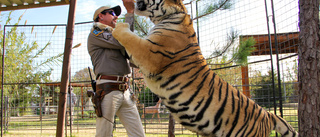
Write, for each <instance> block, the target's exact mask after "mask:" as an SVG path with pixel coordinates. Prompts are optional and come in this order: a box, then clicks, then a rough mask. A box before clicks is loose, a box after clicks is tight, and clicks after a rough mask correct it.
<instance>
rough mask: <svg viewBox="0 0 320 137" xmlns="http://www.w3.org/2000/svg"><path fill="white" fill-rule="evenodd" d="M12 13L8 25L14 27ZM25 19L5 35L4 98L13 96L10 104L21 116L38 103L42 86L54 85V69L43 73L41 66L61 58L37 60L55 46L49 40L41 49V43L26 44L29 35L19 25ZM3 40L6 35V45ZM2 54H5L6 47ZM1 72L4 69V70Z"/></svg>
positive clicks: (10, 28) (10, 98) (1, 39)
mask: <svg viewBox="0 0 320 137" xmlns="http://www.w3.org/2000/svg"><path fill="white" fill-rule="evenodd" d="M12 12H13V11H11V12H9V14H8V16H7V20H6V23H5V25H11V21H12V17H11V14H12ZM22 16H23V14H22V15H21V16H20V17H19V19H18V20H17V22H16V23H14V25H13V26H10V27H6V32H5V34H6V37H5V54H4V60H5V63H4V64H5V66H4V68H5V69H4V79H5V81H4V83H5V84H6V85H5V86H4V91H5V93H4V95H5V96H9V104H10V105H11V107H12V108H15V110H13V112H14V115H21V114H22V112H24V111H25V110H26V109H27V108H28V106H29V105H30V104H31V101H34V100H32V97H34V96H37V95H39V85H38V84H39V83H44V82H52V80H51V79H50V75H51V71H52V68H50V69H48V70H41V66H42V65H48V63H51V62H52V61H57V60H58V59H59V58H60V57H59V56H56V57H54V58H53V59H48V60H45V61H43V62H39V61H36V60H37V59H38V58H39V57H41V55H42V53H43V52H44V51H45V50H46V49H47V48H48V47H49V46H50V44H51V43H50V41H49V42H47V43H45V45H44V46H41V45H39V44H38V42H37V41H32V42H30V41H26V39H27V36H26V34H25V32H23V31H19V29H18V26H16V25H18V24H19V22H20V21H21V18H22ZM7 29H9V30H7ZM0 31H1V32H0V34H3V33H4V32H3V31H4V30H0ZM31 32H32V31H31ZM3 40H4V39H3V35H2V36H1V37H0V42H1V43H3ZM1 53H3V47H2V46H1ZM1 63H2V61H1ZM1 69H3V68H2V67H1ZM43 90H46V89H43Z"/></svg>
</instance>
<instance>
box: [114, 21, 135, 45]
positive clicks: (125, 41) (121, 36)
mask: <svg viewBox="0 0 320 137" xmlns="http://www.w3.org/2000/svg"><path fill="white" fill-rule="evenodd" d="M112 35H113V37H114V38H115V39H117V40H118V41H119V42H120V44H121V45H122V46H124V47H125V48H126V49H127V47H130V46H133V45H139V43H138V40H139V39H140V38H139V37H138V36H136V35H135V34H134V33H133V32H131V31H130V28H129V24H128V23H117V25H116V28H115V29H114V30H113V31H112Z"/></svg>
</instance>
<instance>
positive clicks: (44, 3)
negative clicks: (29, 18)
mask: <svg viewBox="0 0 320 137" xmlns="http://www.w3.org/2000/svg"><path fill="white" fill-rule="evenodd" d="M66 4H69V0H0V11H7V10H18V9H29V8H40V7H48V6H59V5H66Z"/></svg>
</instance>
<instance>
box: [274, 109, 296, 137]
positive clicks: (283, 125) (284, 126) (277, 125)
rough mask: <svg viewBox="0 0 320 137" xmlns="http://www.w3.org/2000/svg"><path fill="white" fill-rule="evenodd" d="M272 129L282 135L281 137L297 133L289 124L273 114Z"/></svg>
mask: <svg viewBox="0 0 320 137" xmlns="http://www.w3.org/2000/svg"><path fill="white" fill-rule="evenodd" d="M273 118H274V120H273V121H274V130H275V131H276V132H278V133H280V134H281V135H282V137H298V136H299V134H298V133H297V132H296V131H295V130H294V128H293V127H292V126H291V125H289V124H288V123H287V122H286V121H285V120H284V119H283V118H281V117H279V116H277V115H274V114H273Z"/></svg>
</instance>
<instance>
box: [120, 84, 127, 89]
mask: <svg viewBox="0 0 320 137" xmlns="http://www.w3.org/2000/svg"><path fill="white" fill-rule="evenodd" d="M126 88H127V85H126V84H119V90H123V91H125V90H126Z"/></svg>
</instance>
